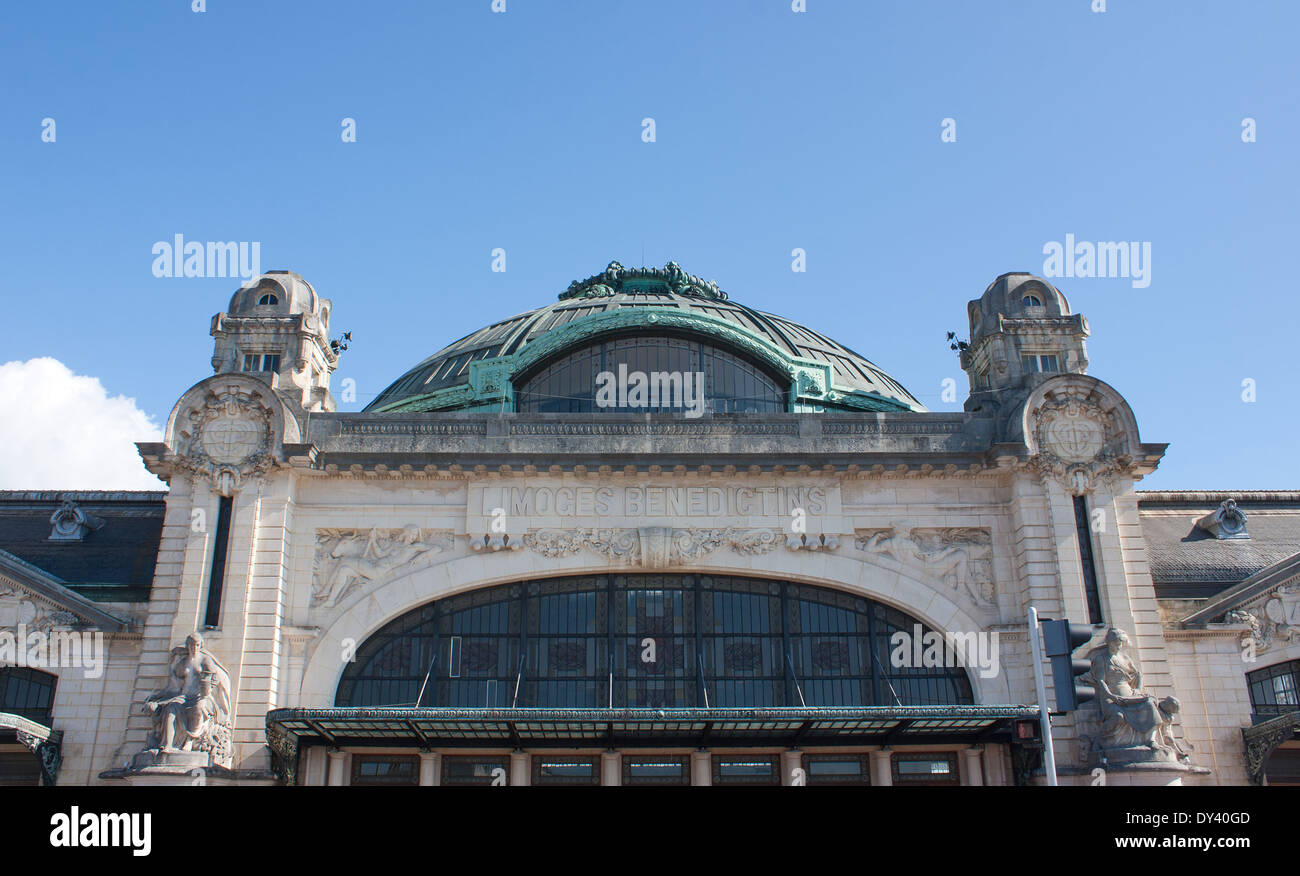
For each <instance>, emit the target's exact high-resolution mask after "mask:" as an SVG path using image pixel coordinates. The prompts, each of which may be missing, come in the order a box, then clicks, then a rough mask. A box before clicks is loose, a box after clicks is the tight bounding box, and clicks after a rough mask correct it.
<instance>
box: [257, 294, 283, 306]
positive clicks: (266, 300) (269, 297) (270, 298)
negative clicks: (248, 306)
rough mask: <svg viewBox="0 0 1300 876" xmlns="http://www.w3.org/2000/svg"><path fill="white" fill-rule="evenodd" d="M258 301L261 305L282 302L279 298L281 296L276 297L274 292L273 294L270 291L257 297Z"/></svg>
mask: <svg viewBox="0 0 1300 876" xmlns="http://www.w3.org/2000/svg"><path fill="white" fill-rule="evenodd" d="M257 303H258V304H259V305H260V304H279V303H280V299H279V298H276V297H275V296H274V295H273V294H271V293H270V292H267V293H266V294H265V295H263V296H262V297H261V298H259V299H257Z"/></svg>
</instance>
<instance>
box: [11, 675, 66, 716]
mask: <svg viewBox="0 0 1300 876" xmlns="http://www.w3.org/2000/svg"><path fill="white" fill-rule="evenodd" d="M58 680H59V677H58V676H57V675H51V674H50V673H48V672H41V671H39V670H36V669H28V668H26V667H22V666H7V667H5V668H3V669H0V712H8V713H10V714H11V715H22V716H23V717H24V718H28V719H30V720H32V721H35V722H37V723H38V724H44V725H45V726H46V727H48V726H50V720H51V715H52V713H53V711H54V687H55V685H56V684H57V683H58Z"/></svg>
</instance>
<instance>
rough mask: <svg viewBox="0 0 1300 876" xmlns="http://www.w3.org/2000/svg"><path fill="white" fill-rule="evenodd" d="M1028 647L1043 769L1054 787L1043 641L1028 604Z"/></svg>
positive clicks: (1034, 611) (1036, 616) (1036, 619)
mask: <svg viewBox="0 0 1300 876" xmlns="http://www.w3.org/2000/svg"><path fill="white" fill-rule="evenodd" d="M1029 647H1030V648H1031V649H1032V650H1033V655H1034V686H1035V687H1036V688H1037V689H1038V720H1039V723H1040V724H1041V725H1042V734H1043V770H1044V771H1045V772H1046V773H1047V784H1049V785H1051V786H1052V787H1056V749H1054V748H1053V747H1052V717H1051V715H1049V714H1048V712H1047V681H1046V680H1045V679H1044V678H1043V643H1042V636H1041V634H1040V632H1039V627H1038V609H1036V608H1034V607H1033V606H1032V605H1031V606H1029Z"/></svg>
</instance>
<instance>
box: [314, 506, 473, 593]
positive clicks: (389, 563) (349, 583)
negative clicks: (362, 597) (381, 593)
mask: <svg viewBox="0 0 1300 876" xmlns="http://www.w3.org/2000/svg"><path fill="white" fill-rule="evenodd" d="M451 547H452V532H451V530H449V529H421V528H420V527H418V526H414V525H411V526H406V527H403V528H401V529H318V530H316V558H315V564H314V568H313V570H312V603H313V604H314V605H323V606H324V607H326V608H332V607H333V606H336V605H338V604H339V602H341V601H342V600H343V598H344V597H345V596H347V595H348V594H349V593H350V592H352V590H353V589H355V588H356V587H358V586H360V587H367V588H372V587H375V586H377V585H379V584H382V583H384V582H385V581H390V580H392V579H394V578H397V577H399V576H401V575H404V574H406V573H408V572H411V571H414V570H415V569H416V568H417V567H419V566H421V565H428V564H429V561H430V560H432V558H433V557H434V556H436V555H437V554H440V553H443V552H445V551H450V550H451Z"/></svg>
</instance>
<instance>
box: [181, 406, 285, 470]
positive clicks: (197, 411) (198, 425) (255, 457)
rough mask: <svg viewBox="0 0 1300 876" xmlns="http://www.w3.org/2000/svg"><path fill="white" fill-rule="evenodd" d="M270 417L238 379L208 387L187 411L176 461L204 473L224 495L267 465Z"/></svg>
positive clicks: (266, 410) (268, 458)
mask: <svg viewBox="0 0 1300 876" xmlns="http://www.w3.org/2000/svg"><path fill="white" fill-rule="evenodd" d="M271 422H272V415H271V411H270V410H269V409H268V408H267V407H266V406H265V405H263V403H262V402H261V401H260V400H259V399H258V398H257V397H256V396H254V395H253V394H252V393H251V392H249V391H247V390H244V389H241V388H240V387H239V385H237V384H231V385H229V386H227V387H225V388H224V389H220V390H211V391H209V392H208V393H207V395H206V396H205V397H204V399H203V404H202V406H200V407H195V408H192V409H191V410H190V411H189V413H188V422H187V425H186V426H185V427H184V428H183V429H182V430H181V431H180V434H179V438H180V439H181V442H182V446H180V447H178V448H177V455H178V463H179V464H180V465H181V466H182V467H184V468H188V469H190V470H192V471H194V472H195V473H197V474H200V475H204V476H206V477H208V478H210V479H211V480H212V482H213V484H214V485H215V486H216V488H217V491H218V492H220V493H221V494H222V495H227V496H228V495H230V494H231V493H233V492H234V491H236V490H238V489H239V487H240V485H241V484H242V483H243V481H244V479H246V478H248V477H249V476H251V475H253V474H260V473H261V472H263V471H265V470H266V469H267V468H268V467H269V466H270V464H271V462H272V459H271V452H270V451H271Z"/></svg>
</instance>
